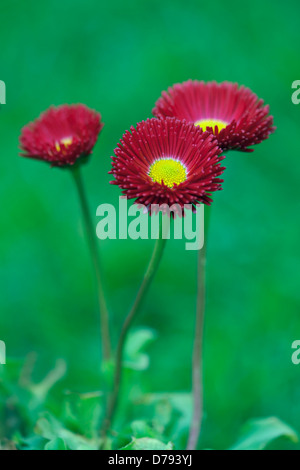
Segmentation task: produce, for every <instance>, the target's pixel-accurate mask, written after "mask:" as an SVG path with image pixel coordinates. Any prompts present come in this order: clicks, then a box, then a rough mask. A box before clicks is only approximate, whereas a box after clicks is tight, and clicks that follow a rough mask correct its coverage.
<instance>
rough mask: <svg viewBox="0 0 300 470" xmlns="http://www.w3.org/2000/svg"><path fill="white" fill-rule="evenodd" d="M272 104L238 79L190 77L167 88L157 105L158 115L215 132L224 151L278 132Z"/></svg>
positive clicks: (239, 147)
mask: <svg viewBox="0 0 300 470" xmlns="http://www.w3.org/2000/svg"><path fill="white" fill-rule="evenodd" d="M268 113H269V107H268V106H264V103H263V101H262V100H259V99H258V97H257V96H256V95H255V94H254V93H253V92H252V91H251V90H249V89H248V88H245V87H244V86H241V87H238V85H237V84H236V83H229V82H224V83H220V84H218V83H216V82H210V83H204V82H199V81H197V80H195V81H193V80H188V81H187V82H184V83H182V84H176V85H174V86H173V87H172V88H169V89H168V91H167V92H163V93H162V96H161V98H159V100H158V101H157V102H156V104H155V108H154V109H153V114H154V116H157V117H160V118H165V117H167V116H172V117H176V118H178V119H181V120H183V119H184V120H186V121H188V122H192V123H194V124H195V126H198V127H201V128H202V129H203V130H208V131H209V132H211V133H213V134H214V135H215V136H216V137H217V139H218V142H219V145H220V147H221V148H222V151H225V150H230V149H236V150H241V151H243V152H252V151H253V149H249V148H248V147H249V146H251V145H254V144H258V143H260V142H261V141H262V140H264V139H267V138H268V137H269V135H270V134H271V133H272V132H274V130H275V128H274V127H273V117H272V116H269V115H268Z"/></svg>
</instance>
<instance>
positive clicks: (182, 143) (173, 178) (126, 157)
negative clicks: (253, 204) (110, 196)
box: [110, 118, 224, 212]
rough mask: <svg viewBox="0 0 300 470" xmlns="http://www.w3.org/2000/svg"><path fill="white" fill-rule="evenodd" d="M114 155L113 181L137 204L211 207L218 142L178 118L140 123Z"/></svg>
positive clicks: (215, 188) (216, 183) (215, 187)
mask: <svg viewBox="0 0 300 470" xmlns="http://www.w3.org/2000/svg"><path fill="white" fill-rule="evenodd" d="M114 153H115V156H114V157H112V171H111V172H110V173H111V174H113V175H114V177H115V180H114V181H112V182H111V183H112V184H117V185H119V186H120V188H122V189H123V194H125V195H126V196H127V197H128V198H129V199H131V198H134V199H136V201H135V202H136V203H137V204H143V205H145V206H147V207H149V206H150V205H151V204H159V205H163V204H167V205H168V206H172V205H173V204H178V205H179V206H180V207H181V208H183V207H184V205H185V204H191V205H192V206H194V205H195V204H197V203H204V204H208V205H210V203H211V198H210V193H211V192H213V191H218V190H220V189H221V184H220V183H222V182H223V180H222V179H220V178H218V176H219V175H221V174H222V173H223V171H224V168H223V167H221V165H220V161H221V160H223V158H224V157H221V156H220V153H221V150H220V148H219V146H218V141H217V139H216V138H215V137H214V136H213V135H212V134H209V133H208V132H203V131H202V130H201V129H200V128H199V127H196V126H194V125H193V124H190V123H185V122H182V121H180V120H178V119H176V118H166V119H155V118H152V119H148V120H147V121H142V122H140V123H138V124H137V126H136V128H134V127H131V128H130V131H126V132H125V134H124V135H123V138H122V139H121V141H120V143H119V144H118V147H117V148H116V149H115V151H114ZM150 212H151V208H150Z"/></svg>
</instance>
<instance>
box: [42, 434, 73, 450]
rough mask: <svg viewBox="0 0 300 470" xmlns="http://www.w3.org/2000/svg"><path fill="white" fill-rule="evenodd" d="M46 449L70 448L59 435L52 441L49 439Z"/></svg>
mask: <svg viewBox="0 0 300 470" xmlns="http://www.w3.org/2000/svg"><path fill="white" fill-rule="evenodd" d="M45 450H68V449H67V446H66V443H65V441H64V440H63V439H61V438H60V437H59V438H57V439H53V440H52V441H49V442H48V443H47V444H46V445H45Z"/></svg>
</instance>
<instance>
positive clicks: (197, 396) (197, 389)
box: [187, 206, 210, 450]
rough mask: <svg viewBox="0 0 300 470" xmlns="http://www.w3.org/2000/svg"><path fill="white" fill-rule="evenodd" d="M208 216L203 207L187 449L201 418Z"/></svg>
mask: <svg viewBox="0 0 300 470" xmlns="http://www.w3.org/2000/svg"><path fill="white" fill-rule="evenodd" d="M209 218H210V207H209V206H208V207H205V227H204V232H205V237H204V238H205V240H204V246H203V248H202V249H201V250H199V253H198V282H197V307H196V325H195V339H194V349H193V360H192V376H193V416H192V423H191V427H190V433H189V438H188V444H187V450H195V449H196V448H197V444H198V440H199V436H200V432H201V425H202V418H203V376H202V374H203V357H202V352H203V330H204V312H205V266H206V246H207V241H206V237H207V233H208V226H209Z"/></svg>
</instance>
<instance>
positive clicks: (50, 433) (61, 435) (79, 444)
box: [36, 413, 99, 450]
mask: <svg viewBox="0 0 300 470" xmlns="http://www.w3.org/2000/svg"><path fill="white" fill-rule="evenodd" d="M36 433H37V434H39V435H41V436H42V437H44V438H45V439H47V440H49V441H53V440H55V439H62V440H63V441H64V442H65V444H66V446H67V447H68V449H70V450H82V449H85V450H97V449H98V448H99V443H98V442H97V441H96V440H95V441H94V440H89V439H86V438H85V437H84V436H81V435H79V434H75V433H74V432H72V431H69V430H68V429H66V428H64V426H63V425H62V424H61V423H60V422H59V421H58V420H57V419H56V418H54V417H53V416H52V415H50V413H45V414H44V417H43V418H41V419H39V420H38V422H37V424H36Z"/></svg>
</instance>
